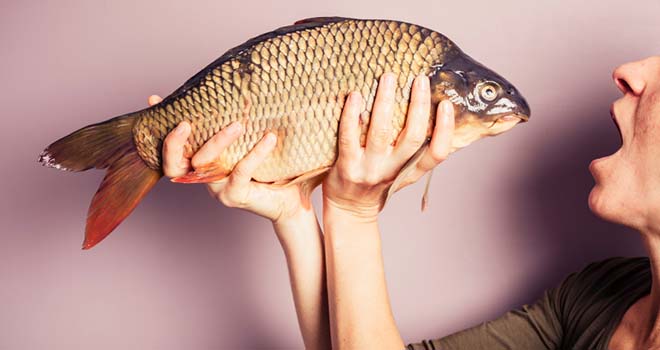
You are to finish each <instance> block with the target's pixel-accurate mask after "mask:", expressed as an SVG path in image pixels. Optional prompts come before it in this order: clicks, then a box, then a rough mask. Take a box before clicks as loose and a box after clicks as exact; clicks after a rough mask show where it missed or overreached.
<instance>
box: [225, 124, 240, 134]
mask: <svg viewBox="0 0 660 350" xmlns="http://www.w3.org/2000/svg"><path fill="white" fill-rule="evenodd" d="M242 128H243V126H242V125H241V123H239V122H233V123H231V124H229V126H228V127H227V132H228V133H230V134H238V133H239V132H241V129H242Z"/></svg>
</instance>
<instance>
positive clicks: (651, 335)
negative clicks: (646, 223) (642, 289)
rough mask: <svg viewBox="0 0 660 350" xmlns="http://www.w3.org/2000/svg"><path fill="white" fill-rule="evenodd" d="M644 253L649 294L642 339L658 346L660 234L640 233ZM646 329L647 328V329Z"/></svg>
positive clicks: (659, 331)
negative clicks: (648, 276)
mask: <svg viewBox="0 0 660 350" xmlns="http://www.w3.org/2000/svg"><path fill="white" fill-rule="evenodd" d="M642 238H643V241H644V246H645V247H646V251H647V252H648V253H649V258H650V260H651V279H652V284H651V294H650V295H649V299H648V304H647V305H648V307H645V308H644V309H646V310H648V311H647V312H648V314H647V315H644V316H643V319H645V322H644V323H645V325H646V327H644V328H646V331H645V332H644V338H645V339H647V341H648V342H649V343H650V344H660V232H642ZM647 327H648V328H647Z"/></svg>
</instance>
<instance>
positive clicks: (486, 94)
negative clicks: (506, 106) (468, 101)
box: [479, 83, 498, 102]
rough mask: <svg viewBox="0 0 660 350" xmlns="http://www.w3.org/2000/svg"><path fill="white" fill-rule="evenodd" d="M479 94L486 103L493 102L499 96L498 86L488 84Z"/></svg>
mask: <svg viewBox="0 0 660 350" xmlns="http://www.w3.org/2000/svg"><path fill="white" fill-rule="evenodd" d="M479 94H480V95H481V98H482V99H484V100H485V101H488V102H493V101H495V99H496V98H497V95H498V92H497V86H496V85H495V84H493V83H486V84H484V85H483V86H482V87H481V90H480V91H479Z"/></svg>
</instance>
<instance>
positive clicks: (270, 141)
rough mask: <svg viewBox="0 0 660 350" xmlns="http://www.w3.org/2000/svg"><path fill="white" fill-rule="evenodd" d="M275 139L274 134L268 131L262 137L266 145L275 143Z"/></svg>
mask: <svg viewBox="0 0 660 350" xmlns="http://www.w3.org/2000/svg"><path fill="white" fill-rule="evenodd" d="M275 139H276V137H275V134H273V133H271V132H269V133H268V134H266V136H265V137H264V143H266V145H267V146H271V145H273V144H274V143H275Z"/></svg>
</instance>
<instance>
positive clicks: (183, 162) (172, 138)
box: [163, 121, 191, 177]
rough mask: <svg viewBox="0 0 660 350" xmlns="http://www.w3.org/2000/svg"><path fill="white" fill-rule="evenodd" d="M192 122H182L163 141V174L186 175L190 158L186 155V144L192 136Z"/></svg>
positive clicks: (169, 175)
mask: <svg viewBox="0 0 660 350" xmlns="http://www.w3.org/2000/svg"><path fill="white" fill-rule="evenodd" d="M190 130H191V129H190V124H189V123H188V122H185V121H183V122H181V123H180V124H179V125H178V126H177V127H176V128H174V130H172V131H171V132H170V133H169V134H168V135H167V137H165V140H164V141H163V174H165V176H167V177H176V176H181V175H185V174H186V173H187V172H188V170H189V168H190V160H189V159H188V158H186V157H185V156H184V153H183V151H184V145H185V144H186V141H187V140H188V136H190Z"/></svg>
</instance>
